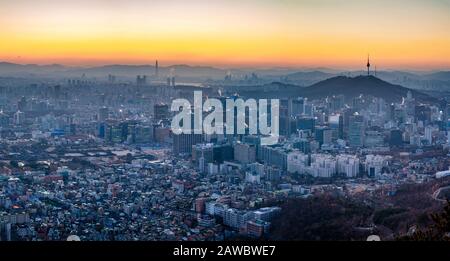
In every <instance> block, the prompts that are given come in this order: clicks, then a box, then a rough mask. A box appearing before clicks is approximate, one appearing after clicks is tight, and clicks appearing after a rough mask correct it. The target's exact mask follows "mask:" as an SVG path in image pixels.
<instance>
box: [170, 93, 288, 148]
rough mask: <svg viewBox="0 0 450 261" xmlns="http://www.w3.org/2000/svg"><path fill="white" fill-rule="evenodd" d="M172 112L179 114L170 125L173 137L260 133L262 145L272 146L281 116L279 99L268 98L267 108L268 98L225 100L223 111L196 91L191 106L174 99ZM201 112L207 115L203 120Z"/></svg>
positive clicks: (185, 101) (219, 101)
mask: <svg viewBox="0 0 450 261" xmlns="http://www.w3.org/2000/svg"><path fill="white" fill-rule="evenodd" d="M269 108H270V112H269ZM171 111H178V112H179V113H178V114H176V115H175V116H174V117H173V119H172V124H171V128H172V132H173V133H174V134H176V135H179V134H182V133H183V134H192V133H193V134H207V135H211V134H232V135H234V134H253V135H256V134H261V135H262V137H261V145H273V144H276V143H277V142H278V137H279V114H280V101H279V100H278V99H271V100H270V107H269V104H268V100H267V99H259V100H258V101H256V100H255V99H247V100H245V101H244V100H243V99H241V98H238V99H226V101H225V108H224V105H223V102H222V101H221V100H219V99H215V98H208V99H206V100H205V102H204V103H203V96H202V92H201V91H195V92H194V104H193V105H191V103H190V102H189V101H188V100H186V99H175V100H173V102H172V106H171ZM203 112H205V113H207V115H206V116H205V117H204V118H203ZM224 112H225V113H224ZM247 112H248V113H247ZM246 114H248V122H247V121H246V118H247V117H246ZM224 115H225V118H226V119H225V122H224ZM269 117H270V125H269ZM235 125H236V126H235Z"/></svg>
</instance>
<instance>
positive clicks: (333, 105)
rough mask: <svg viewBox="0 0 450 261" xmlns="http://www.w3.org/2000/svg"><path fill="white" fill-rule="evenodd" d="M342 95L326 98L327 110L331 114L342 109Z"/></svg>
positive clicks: (343, 103)
mask: <svg viewBox="0 0 450 261" xmlns="http://www.w3.org/2000/svg"><path fill="white" fill-rule="evenodd" d="M344 99H345V97H344V95H337V96H332V97H330V98H328V99H327V100H328V108H329V109H330V110H331V111H332V112H336V111H338V110H340V109H342V108H343V107H344V105H345V102H344Z"/></svg>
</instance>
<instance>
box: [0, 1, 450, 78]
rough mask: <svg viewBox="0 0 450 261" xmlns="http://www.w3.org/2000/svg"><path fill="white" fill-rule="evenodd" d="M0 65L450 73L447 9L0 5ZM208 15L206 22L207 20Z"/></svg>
mask: <svg viewBox="0 0 450 261" xmlns="http://www.w3.org/2000/svg"><path fill="white" fill-rule="evenodd" d="M0 6H1V8H0V25H2V26H1V29H0V33H1V36H0V40H1V41H0V60H1V61H7V62H13V63H21V64H27V63H36V64H54V63H58V64H64V65H71V66H97V65H106V64H118V63H119V64H149V63H151V61H154V60H156V59H158V60H160V61H162V64H161V66H167V65H173V64H180V63H182V64H191V65H208V66H216V67H279V66H282V67H306V66H307V67H328V68H340V69H344V68H345V69H357V68H361V67H362V66H361V60H362V57H363V56H366V55H367V54H368V53H370V56H371V57H373V58H374V65H379V67H378V69H379V70H382V69H393V68H398V69H417V70H437V69H449V68H450V62H449V60H450V59H449V58H450V50H449V49H448V48H447V46H449V45H450V34H449V33H448V28H449V25H450V19H449V17H448V16H447V13H448V11H449V9H450V3H449V2H448V1H442V0H434V1H427V2H423V1H396V2H395V3H391V2H388V1H377V2H370V1H345V2H344V1H270V0H267V1H244V2H242V3H240V2H237V1H213V2H212V3H211V2H205V1H201V0H199V1H192V2H189V4H187V3H185V2H182V1H169V2H167V1H165V2H163V1H140V0H134V1H131V2H130V1H127V2H125V1H102V0H97V1H89V2H88V1H80V2H77V3H76V4H75V3H73V2H70V1H58V3H57V4H55V3H54V2H52V1H48V0H45V1H41V2H40V4H39V5H38V6H35V5H32V4H31V3H30V1H15V2H6V1H0ZM211 14H213V15H211Z"/></svg>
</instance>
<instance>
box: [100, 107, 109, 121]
mask: <svg viewBox="0 0 450 261" xmlns="http://www.w3.org/2000/svg"><path fill="white" fill-rule="evenodd" d="M108 118H109V110H108V107H105V106H103V107H101V108H100V109H99V110H98V121H99V122H104V121H105V120H106V119H108Z"/></svg>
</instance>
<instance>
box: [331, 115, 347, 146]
mask: <svg viewBox="0 0 450 261" xmlns="http://www.w3.org/2000/svg"><path fill="white" fill-rule="evenodd" d="M328 124H329V126H330V128H331V130H332V131H333V140H336V139H342V138H343V137H344V117H343V116H342V115H340V114H335V115H330V116H329V117H328Z"/></svg>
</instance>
